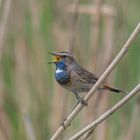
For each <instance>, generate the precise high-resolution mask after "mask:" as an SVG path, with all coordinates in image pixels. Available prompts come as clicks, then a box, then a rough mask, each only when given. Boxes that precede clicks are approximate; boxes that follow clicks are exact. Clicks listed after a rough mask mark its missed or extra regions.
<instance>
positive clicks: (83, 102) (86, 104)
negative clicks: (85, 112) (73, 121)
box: [79, 98, 88, 106]
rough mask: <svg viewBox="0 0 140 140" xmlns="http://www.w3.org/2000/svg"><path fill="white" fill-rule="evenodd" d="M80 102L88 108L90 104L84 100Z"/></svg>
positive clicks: (81, 99)
mask: <svg viewBox="0 0 140 140" xmlns="http://www.w3.org/2000/svg"><path fill="white" fill-rule="evenodd" d="M79 102H80V103H81V104H82V105H85V106H88V103H87V102H86V101H85V100H84V99H83V98H80V100H79Z"/></svg>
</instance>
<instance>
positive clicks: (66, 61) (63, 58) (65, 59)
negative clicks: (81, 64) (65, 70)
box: [49, 52, 76, 66]
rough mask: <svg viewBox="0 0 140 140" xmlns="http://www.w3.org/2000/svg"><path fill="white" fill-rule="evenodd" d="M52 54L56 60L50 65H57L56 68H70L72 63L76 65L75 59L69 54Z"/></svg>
mask: <svg viewBox="0 0 140 140" xmlns="http://www.w3.org/2000/svg"><path fill="white" fill-rule="evenodd" d="M50 54H51V55H53V56H54V60H53V61H51V62H49V63H55V64H56V66H58V65H61V66H64V65H65V66H69V65H71V64H72V63H76V61H75V59H74V57H73V56H72V54H71V53H69V52H55V53H50Z"/></svg>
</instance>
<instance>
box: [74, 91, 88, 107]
mask: <svg viewBox="0 0 140 140" xmlns="http://www.w3.org/2000/svg"><path fill="white" fill-rule="evenodd" d="M75 97H76V99H77V101H78V103H79V102H80V103H81V104H82V105H86V106H87V105H88V103H87V102H86V101H85V100H84V99H83V98H81V97H80V96H79V95H78V93H75Z"/></svg>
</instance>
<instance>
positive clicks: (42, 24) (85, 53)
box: [0, 0, 140, 140]
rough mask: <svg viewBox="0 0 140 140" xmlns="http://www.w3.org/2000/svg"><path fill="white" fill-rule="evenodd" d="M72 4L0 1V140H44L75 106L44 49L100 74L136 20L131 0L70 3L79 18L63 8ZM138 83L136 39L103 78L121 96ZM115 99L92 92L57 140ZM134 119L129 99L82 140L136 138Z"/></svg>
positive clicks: (137, 111) (136, 112) (139, 112)
mask: <svg viewBox="0 0 140 140" xmlns="http://www.w3.org/2000/svg"><path fill="white" fill-rule="evenodd" d="M75 3H76V2H75V1H70V0H61V1H55V0H40V1H38V0H29V1H28V0H0V139H1V140H49V139H50V137H51V136H52V134H53V133H54V132H55V130H56V128H58V126H59V124H60V123H61V121H62V120H63V118H64V116H65V115H66V114H67V113H68V112H69V111H70V109H71V108H72V106H73V105H74V104H75V103H76V101H75V99H74V97H73V96H72V94H65V92H66V91H65V90H64V89H62V88H61V87H59V86H58V85H57V83H56V82H55V79H54V70H55V68H54V66H52V65H48V64H47V63H48V62H49V61H50V59H51V57H50V56H49V55H48V52H53V51H54V52H57V51H72V53H73V55H74V56H75V58H76V59H77V60H78V62H79V63H80V64H81V65H82V66H83V67H86V68H87V69H89V70H90V71H92V72H94V73H96V74H97V75H98V76H100V75H101V73H103V71H104V70H105V68H106V66H107V65H108V64H109V63H110V62H111V60H112V59H113V58H114V57H115V56H116V54H117V53H118V52H119V50H120V49H121V48H122V47H123V45H124V43H125V42H126V40H127V39H128V37H129V36H130V34H131V33H132V31H133V30H134V29H135V27H136V25H137V24H138V23H139V22H140V14H139V13H140V8H139V6H140V1H139V0H133V1H132V0H131V1H130V0H123V1H122V0H118V1H115V0H114V1H112V0H102V1H101V0H86V1H85V0H81V1H79V3H78V4H77V5H78V6H79V5H83V6H86V7H87V8H86V7H83V12H82V10H81V12H79V13H77V10H74V9H72V7H70V5H71V4H73V5H75ZM89 6H90V7H89ZM96 6H97V7H98V8H95V7H96ZM78 8H79V9H80V6H79V7H78ZM85 9H86V10H87V11H90V12H91V13H87V12H86V10H85ZM90 9H93V13H92V10H90ZM102 9H103V10H102ZM84 10H85V11H84ZM139 81H140V35H139V36H138V37H137V38H136V40H134V42H133V43H132V46H131V48H130V49H129V51H128V54H127V55H126V56H125V58H123V60H122V61H121V63H120V64H119V65H118V66H117V67H116V68H115V69H114V71H113V72H112V73H111V75H110V76H109V78H108V82H109V83H110V84H111V85H113V86H115V87H119V88H121V89H124V90H128V91H131V90H132V89H133V88H134V86H135V85H136V84H138V83H139ZM122 97H123V96H121V95H113V94H111V93H107V94H105V95H102V97H98V95H95V97H93V98H92V99H91V100H90V103H89V106H88V107H87V108H85V109H84V110H83V111H82V112H81V115H78V117H77V118H76V119H75V120H74V122H73V123H72V126H71V127H70V128H69V129H68V130H67V132H66V133H64V136H63V137H61V138H60V139H61V140H63V139H65V140H67V139H68V138H69V137H70V136H72V134H74V133H76V132H77V131H78V130H80V129H81V128H83V126H85V125H86V124H87V123H89V122H90V121H92V120H93V119H95V118H96V117H97V116H99V115H101V114H102V113H103V112H104V111H105V110H106V109H107V108H109V107H111V106H112V105H113V104H115V103H116V102H117V101H119V100H120V99H122ZM95 100H96V104H95ZM97 101H99V102H97ZM96 105H97V106H96ZM95 106H96V107H97V108H96V107H95ZM98 107H99V108H98ZM102 107H103V108H102ZM95 110H96V111H95ZM95 112H96V115H95ZM97 112H98V113H97ZM139 117H140V105H139V96H138V95H137V96H135V97H134V98H133V99H131V101H129V102H128V103H126V105H124V106H123V107H122V108H121V109H120V110H119V111H118V112H116V113H115V114H113V115H112V116H111V117H110V118H109V119H107V121H106V122H105V123H104V124H103V125H101V126H100V127H99V128H98V129H97V130H96V131H95V132H94V135H93V136H91V137H90V138H89V139H95V140H125V139H127V140H139V138H140V133H139V132H140V121H139Z"/></svg>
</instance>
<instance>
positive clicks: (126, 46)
mask: <svg viewBox="0 0 140 140" xmlns="http://www.w3.org/2000/svg"><path fill="white" fill-rule="evenodd" d="M139 32H140V23H139V24H138V25H137V27H136V28H135V30H134V31H133V33H132V34H131V36H130V37H129V39H128V40H127V42H126V43H125V45H124V47H123V48H122V49H121V51H120V52H119V54H118V55H117V56H116V57H115V59H114V60H113V62H112V63H111V64H110V65H109V66H108V68H107V69H106V70H105V72H104V73H103V74H102V76H101V77H100V78H99V80H98V81H97V82H96V84H95V85H94V86H93V87H92V88H91V90H90V91H89V92H88V93H87V95H86V96H85V97H84V100H85V101H86V102H87V101H88V100H89V99H90V98H91V96H92V95H93V94H94V93H95V91H96V90H97V89H98V88H99V87H100V85H101V84H102V83H103V82H104V80H105V78H106V77H107V76H108V75H109V74H110V73H111V71H112V70H113V69H114V67H115V66H116V65H117V64H118V62H120V60H121V59H122V58H123V56H124V55H125V54H126V53H127V51H128V48H129V47H130V45H131V43H132V42H133V40H134V39H135V38H136V36H137V35H138V33H139ZM83 107H84V105H83V104H81V103H79V105H77V107H76V108H75V109H74V110H73V112H72V113H71V114H70V115H69V116H68V117H67V119H66V120H65V121H64V125H65V128H67V127H68V126H69V125H70V123H71V122H72V120H73V119H74V118H75V117H76V115H77V114H78V113H79V112H80V111H81V109H82V108H83ZM63 131H64V127H63V126H60V127H59V128H58V129H57V131H56V132H55V134H54V135H53V136H52V138H51V140H56V139H58V138H59V137H60V136H61V135H62V133H63Z"/></svg>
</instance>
